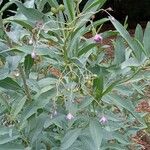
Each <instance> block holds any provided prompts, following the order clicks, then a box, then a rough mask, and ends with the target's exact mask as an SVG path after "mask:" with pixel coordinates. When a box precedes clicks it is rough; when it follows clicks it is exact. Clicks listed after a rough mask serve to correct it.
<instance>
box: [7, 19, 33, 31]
mask: <svg viewBox="0 0 150 150" xmlns="http://www.w3.org/2000/svg"><path fill="white" fill-rule="evenodd" d="M6 21H8V22H15V23H17V24H19V25H21V26H22V27H24V28H26V29H29V30H30V31H31V30H32V29H33V25H32V24H31V23H29V22H27V21H26V20H19V19H13V20H9V19H8V20H6Z"/></svg>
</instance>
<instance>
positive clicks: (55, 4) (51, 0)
mask: <svg viewBox="0 0 150 150" xmlns="http://www.w3.org/2000/svg"><path fill="white" fill-rule="evenodd" d="M47 2H48V3H49V5H50V6H52V7H55V8H57V7H58V6H59V5H58V1H57V0H47Z"/></svg>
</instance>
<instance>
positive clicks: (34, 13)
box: [15, 2, 44, 21]
mask: <svg viewBox="0 0 150 150" xmlns="http://www.w3.org/2000/svg"><path fill="white" fill-rule="evenodd" d="M15 3H16V5H17V6H18V7H19V11H21V12H22V13H23V15H25V16H26V17H27V18H28V19H29V20H31V21H39V20H42V19H43V17H44V14H43V13H41V12H39V11H38V10H37V9H33V8H26V7H25V6H24V5H23V4H22V3H20V2H15Z"/></svg>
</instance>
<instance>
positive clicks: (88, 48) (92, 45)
mask: <svg viewBox="0 0 150 150" xmlns="http://www.w3.org/2000/svg"><path fill="white" fill-rule="evenodd" d="M95 46H96V44H95V43H92V44H89V45H87V46H86V47H84V48H83V49H81V50H80V51H79V53H78V56H81V55H83V54H86V53H87V52H88V51H89V50H91V49H92V48H94V47H95Z"/></svg>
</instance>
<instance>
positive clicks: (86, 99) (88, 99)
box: [79, 96, 93, 109]
mask: <svg viewBox="0 0 150 150" xmlns="http://www.w3.org/2000/svg"><path fill="white" fill-rule="evenodd" d="M92 101H93V97H91V96H85V97H84V98H83V100H82V101H81V103H80V104H79V109H84V108H85V107H87V106H89V105H90V104H91V103H92Z"/></svg>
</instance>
